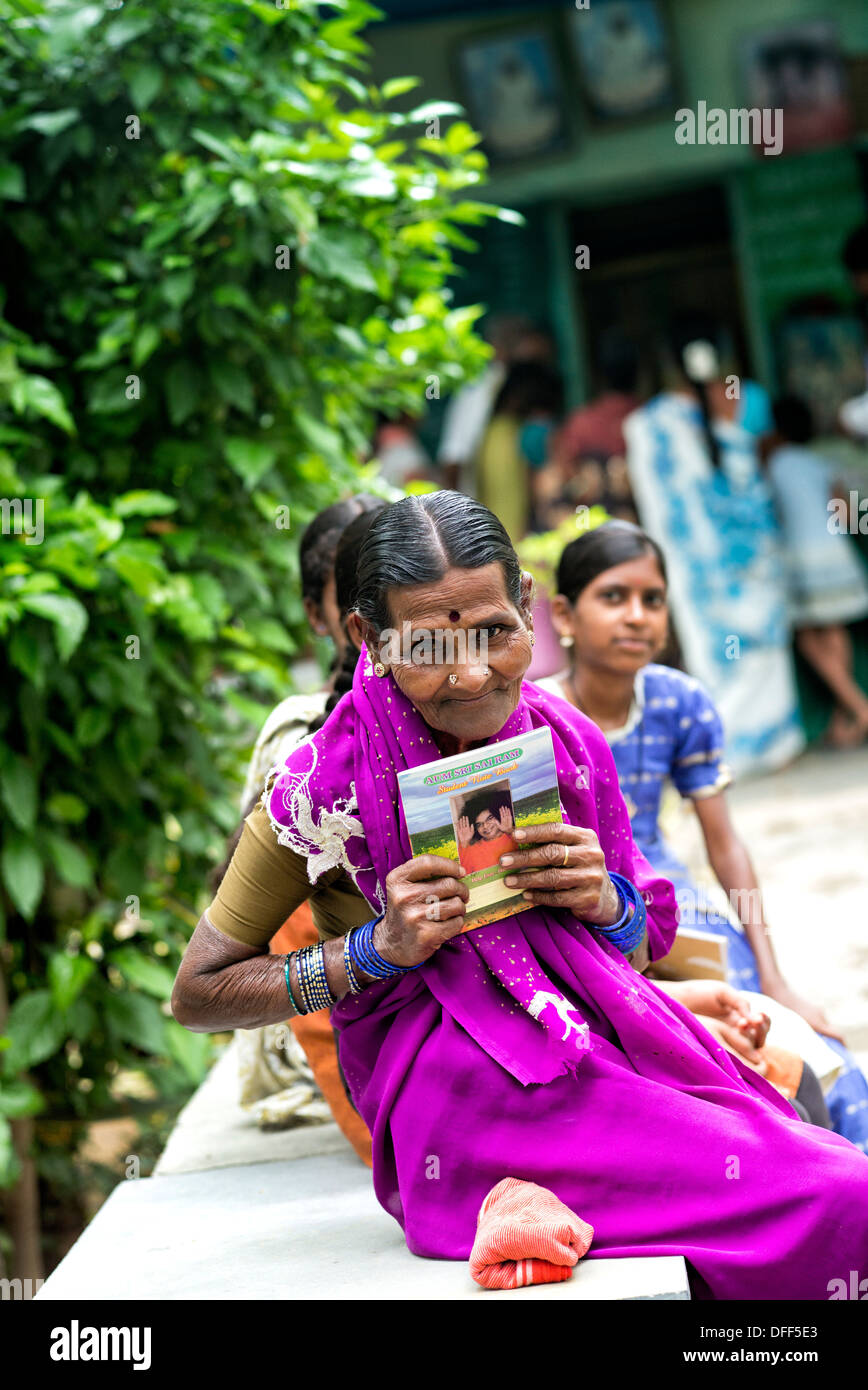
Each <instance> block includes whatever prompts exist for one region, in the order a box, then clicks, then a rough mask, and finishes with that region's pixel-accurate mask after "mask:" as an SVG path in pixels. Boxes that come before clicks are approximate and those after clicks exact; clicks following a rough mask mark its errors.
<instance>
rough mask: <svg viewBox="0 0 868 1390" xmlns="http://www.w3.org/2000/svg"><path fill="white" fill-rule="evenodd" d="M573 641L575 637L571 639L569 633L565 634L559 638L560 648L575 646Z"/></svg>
mask: <svg viewBox="0 0 868 1390" xmlns="http://www.w3.org/2000/svg"><path fill="white" fill-rule="evenodd" d="M575 640H576V639H575V637H573V636H572V635H571V634H570V633H569V632H565V633H564V634H563V636H562V637H561V638H560V644H561V646H562V647H572V646H573V645H574V644H575Z"/></svg>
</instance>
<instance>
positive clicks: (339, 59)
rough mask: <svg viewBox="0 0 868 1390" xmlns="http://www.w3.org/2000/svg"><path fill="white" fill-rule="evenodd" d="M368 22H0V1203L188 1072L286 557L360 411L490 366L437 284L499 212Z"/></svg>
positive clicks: (344, 13)
mask: <svg viewBox="0 0 868 1390" xmlns="http://www.w3.org/2000/svg"><path fill="white" fill-rule="evenodd" d="M324 10H325V11H330V12H331V14H332V17H331V18H325V19H324V18H323V17H322V16H323V11H324ZM376 17H377V11H375V10H373V9H372V8H371V7H369V6H368V5H366V4H364V3H362V0H334V3H332V4H331V5H330V6H319V5H316V4H314V3H310V2H309V0H293V4H292V7H291V8H282V7H280V6H278V5H275V4H256V3H248V0H220V3H212V4H209V5H207V6H201V5H190V4H181V3H175V0H127V3H125V4H124V5H123V7H122V8H121V7H118V6H115V7H113V8H110V7H109V6H108V5H106V4H86V3H85V4H82V3H69V0H2V3H0V18H2V25H0V93H2V116H0V199H2V201H3V207H2V218H0V265H2V267H3V271H2V277H3V289H2V302H0V495H2V497H4V498H6V499H16V498H17V499H30V500H31V501H32V502H33V503H34V505H37V504H38V503H41V504H42V506H43V508H44V539H43V540H42V543H41V544H35V543H29V542H28V539H27V537H26V536H25V535H23V534H14V530H15V527H14V525H13V524H12V520H10V519H6V520H7V524H5V525H4V531H5V532H6V534H4V535H3V536H2V541H0V543H2V547H3V554H2V565H0V683H2V689H3V704H2V714H0V721H2V728H0V736H2V743H0V816H2V823H0V824H2V852H0V882H2V888H0V942H2V945H0V961H2V968H0V985H2V992H0V1034H2V1036H0V1049H2V1051H0V1186H9V1185H10V1184H14V1183H15V1181H16V1179H17V1177H18V1173H19V1164H18V1160H17V1158H16V1155H15V1153H14V1149H13V1144H12V1132H11V1129H10V1123H9V1122H10V1121H13V1120H15V1119H17V1118H20V1117H22V1116H26V1115H28V1114H30V1115H32V1114H37V1115H38V1114H40V1113H41V1114H42V1115H44V1116H45V1117H49V1116H50V1117H52V1119H54V1118H56V1117H58V1116H61V1117H67V1118H68V1119H69V1120H71V1121H74V1122H76V1123H77V1124H79V1125H82V1126H83V1125H84V1124H86V1123H87V1122H88V1121H89V1120H91V1119H92V1118H93V1117H95V1116H99V1115H106V1114H113V1113H117V1111H118V1109H119V1108H124V1107H125V1108H126V1109H127V1110H129V1109H130V1108H131V1107H133V1106H134V1099H133V1092H134V1091H135V1087H132V1088H125V1084H124V1079H125V1078H126V1079H127V1080H128V1079H129V1077H130V1076H131V1075H133V1074H135V1075H138V1077H139V1078H141V1074H142V1073H144V1074H145V1076H146V1078H148V1080H149V1082H150V1085H151V1091H150V1094H151V1095H153V1096H155V1097H157V1098H159V1099H160V1100H161V1101H164V1100H166V1099H167V1098H168V1099H169V1100H170V1101H172V1100H173V1099H174V1100H175V1101H178V1100H179V1098H183V1096H184V1095H186V1094H187V1093H188V1092H189V1090H190V1088H191V1087H192V1086H193V1085H195V1084H196V1083H197V1082H198V1081H199V1080H200V1079H201V1077H202V1075H203V1074H204V1071H205V1069H206V1067H207V1063H208V1058H209V1047H210V1040H209V1039H208V1038H206V1037H203V1036H201V1035H194V1034H192V1033H189V1032H187V1031H185V1030H184V1029H182V1028H180V1027H179V1026H178V1025H177V1024H176V1023H175V1022H174V1021H173V1020H172V1019H171V1017H170V1016H169V1009H168V999H169V995H170V991H171V986H172V981H173V977H174V973H175V970H176V967H177V964H178V961H179V958H180V953H181V951H182V949H183V947H184V945H185V942H186V940H187V938H188V936H189V932H190V930H191V929H192V927H193V925H194V924H195V922H196V920H197V918H198V916H199V914H200V912H201V910H202V908H203V907H204V906H205V905H206V903H207V901H208V897H209V894H208V890H207V886H206V881H207V874H208V871H209V869H210V868H211V867H212V866H213V864H214V862H215V861H216V860H218V859H219V858H221V857H222V851H223V844H224V838H225V836H226V834H227V833H229V832H231V831H232V830H233V828H234V826H235V824H236V819H237V815H236V808H235V795H236V793H235V785H234V782H233V778H234V776H235V774H236V773H237V772H238V770H239V769H240V766H241V765H242V763H243V761H244V760H245V754H246V750H247V749H248V748H249V745H250V743H251V742H252V739H253V737H254V735H255V731H256V728H257V726H258V725H259V723H260V722H261V720H262V719H263V717H264V715H265V713H266V711H267V710H268V709H269V708H270V707H271V705H272V704H273V703H274V702H275V700H276V699H277V698H279V697H282V696H283V695H285V694H286V693H287V691H288V690H289V689H290V688H291V680H290V677H289V673H288V662H290V661H291V659H292V657H293V656H294V654H295V653H296V652H297V650H298V648H299V643H300V642H302V641H303V640H304V638H303V621H302V610H301V605H300V599H299V596H298V570H297V563H298V562H297V545H296V542H297V538H298V535H299V533H300V531H301V529H302V528H303V526H304V524H305V522H306V521H307V519H308V518H309V517H310V516H311V515H312V514H313V513H314V512H315V511H316V510H318V509H319V508H320V507H321V506H322V505H324V504H326V503H327V502H329V501H331V500H333V499H334V498H335V497H336V496H337V495H339V494H340V493H341V492H347V491H349V490H358V489H359V488H360V487H362V486H368V479H367V476H366V475H365V471H364V470H363V469H362V468H361V467H360V464H359V457H360V455H362V452H363V451H364V450H365V449H366V447H367V445H368V440H369V439H370V437H371V429H372V423H373V415H374V411H375V410H376V409H385V410H387V411H399V410H409V411H412V412H414V413H417V414H418V413H420V412H421V411H422V410H423V409H424V404H425V399H426V391H427V394H428V396H429V398H430V396H431V395H433V394H436V393H437V391H438V390H439V391H442V392H443V393H444V394H445V393H446V392H447V391H448V390H450V389H453V388H454V386H455V385H456V384H457V383H459V382H460V381H461V380H462V379H463V378H464V376H465V375H467V374H474V373H475V372H477V371H478V370H479V369H480V368H481V366H482V365H483V363H484V361H485V360H486V357H487V352H488V350H487V349H486V348H485V347H484V345H483V344H482V343H481V341H480V340H479V339H478V338H477V337H476V336H475V335H474V332H473V324H474V320H475V318H476V317H477V314H478V313H479V312H480V311H479V310H478V309H460V310H456V309H453V308H451V307H450V297H449V294H448V292H446V291H445V289H444V287H445V284H446V281H447V278H448V277H449V275H450V273H451V272H452V270H453V269H454V267H453V265H452V260H451V252H452V248H453V247H456V246H458V247H462V248H465V247H468V246H471V247H472V245H473V243H472V242H470V241H468V238H467V235H466V233H465V232H464V231H463V230H462V228H463V227H464V226H465V225H467V224H473V223H478V222H480V221H481V220H482V219H483V218H484V217H486V216H490V215H492V214H494V215H501V216H504V215H506V214H502V213H498V211H497V210H496V209H492V208H491V207H489V206H485V205H483V204H481V203H479V202H477V201H475V200H474V198H473V193H474V191H475V188H476V186H477V185H478V184H479V183H480V181H481V179H482V178H483V176H484V167H485V161H484V159H483V157H482V155H481V154H480V153H478V152H477V151H476V149H475V148H474V147H475V145H476V143H477V137H476V136H475V135H474V133H473V132H472V131H471V130H470V128H469V127H468V126H467V125H466V123H465V122H464V121H463V120H461V119H457V118H456V117H458V116H459V114H460V113H458V111H457V110H456V108H454V107H451V106H447V105H445V104H437V103H433V102H429V103H427V104H425V105H423V106H420V107H417V108H415V109H414V110H413V111H411V112H409V113H403V114H402V113H399V112H397V111H395V110H393V109H392V105H391V104H392V102H393V101H394V100H395V99H396V98H398V97H400V96H402V95H403V94H404V93H406V92H407V91H409V90H410V89H411V88H412V87H413V86H414V85H415V80H414V79H412V78H396V79H394V80H392V81H390V82H387V83H386V84H385V85H384V86H382V87H381V88H377V87H375V86H372V85H371V83H370V80H369V78H368V76H367V71H366V61H367V60H366V53H367V49H366V45H365V42H364V41H363V39H362V38H361V37H360V30H361V29H362V28H363V27H364V26H365V25H366V24H367V23H369V22H370V21H371V20H373V19H375V18H376ZM447 118H449V120H448V128H446V129H445V130H441V129H440V122H441V121H443V122H444V125H445V124H446V123H447ZM281 248H283V249H282V250H281ZM281 262H283V264H284V266H286V268H279V265H280V263H281ZM287 263H288V264H287ZM368 471H370V470H368ZM287 509H288V512H287ZM10 515H11V514H10ZM287 528H288V529H287ZM4 995H5V998H4V997H3V996H4ZM7 1010H8V1012H7ZM4 1018H5V1021H4ZM73 1128H74V1126H73ZM76 1132H79V1131H76ZM37 1157H38V1161H39V1164H40V1173H41V1175H42V1177H43V1180H44V1182H47V1183H48V1184H49V1186H51V1184H54V1186H55V1187H62V1186H63V1184H64V1183H65V1182H66V1183H69V1181H70V1175H69V1172H68V1171H66V1170H64V1168H63V1162H64V1161H65V1160H62V1159H61V1158H59V1157H58V1155H57V1152H56V1151H52V1152H51V1153H49V1151H48V1149H47V1147H45V1146H41V1147H40V1149H39V1152H38V1155H37Z"/></svg>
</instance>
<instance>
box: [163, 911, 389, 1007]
mask: <svg viewBox="0 0 868 1390" xmlns="http://www.w3.org/2000/svg"><path fill="white" fill-rule="evenodd" d="M324 954H325V967H326V975H327V977H328V982H329V988H330V990H331V992H332V994H333V995H334V996H335V998H336V999H342V998H343V996H344V995H345V994H347V993H348V992H349V981H348V980H347V972H346V970H345V969H344V944H343V941H342V940H337V941H327V942H326V943H325V952H324ZM285 962H286V957H285V956H282V955H269V953H268V950H267V948H266V947H261V948H258V949H257V947H255V946H245V945H244V944H243V943H242V942H240V941H234V940H233V938H232V937H231V936H226V935H225V933H224V932H221V931H218V930H217V928H216V927H215V926H213V925H212V923H211V922H210V921H209V920H208V914H207V913H206V912H203V914H202V916H201V917H200V918H199V922H198V925H197V927H196V930H195V931H194V933H193V935H192V937H191V938H190V944H189V946H188V947H187V951H186V954H185V956H184V959H183V961H182V962H181V968H180V970H179V971H178V974H177V978H176V980H175V987H174V989H173V990H172V1013H173V1014H174V1016H175V1018H176V1019H177V1021H178V1022H179V1023H180V1024H182V1025H183V1026H184V1027H185V1028H189V1029H190V1031H191V1032H193V1033H222V1032H225V1031H228V1030H229V1029H231V1028H261V1027H263V1026H264V1025H265V1024H266V1023H283V1022H285V1020H286V1017H287V1014H288V1012H290V1011H291V1008H290V1005H289V1000H288V999H287V995H286V978H285V974H284V965H285ZM360 983H364V984H370V983H372V981H371V980H370V979H369V978H368V976H364V977H363V979H360ZM290 984H291V985H292V990H293V996H294V1001H293V1002H294V1008H295V1011H296V1012H297V1011H298V1002H297V1001H298V1000H299V999H300V996H299V993H298V981H297V979H296V975H295V961H294V960H293V961H292V963H291V974H290Z"/></svg>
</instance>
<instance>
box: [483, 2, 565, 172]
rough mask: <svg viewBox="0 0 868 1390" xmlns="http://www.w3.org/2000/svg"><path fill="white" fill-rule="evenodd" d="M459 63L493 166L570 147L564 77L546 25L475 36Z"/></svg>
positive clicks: (550, 32)
mask: <svg viewBox="0 0 868 1390" xmlns="http://www.w3.org/2000/svg"><path fill="white" fill-rule="evenodd" d="M457 62H458V70H459V78H460V83H461V89H462V93H463V97H464V104H465V106H466V107H467V111H468V114H469V116H470V119H471V122H472V123H473V125H474V126H475V128H476V129H477V130H478V131H479V132H480V133H481V135H482V137H483V143H484V148H485V152H486V154H487V155H488V157H489V159H490V160H491V162H492V164H506V163H515V162H518V161H523V160H528V159H539V158H543V157H545V156H546V155H552V154H557V153H559V152H561V151H563V150H564V149H565V148H566V147H567V145H568V143H569V122H568V119H567V108H566V91H565V87H564V79H563V73H562V71H561V67H560V63H559V60H558V55H557V50H556V45H555V41H554V37H553V32H552V29H551V28H550V27H549V25H548V24H547V23H546V22H540V23H536V22H531V23H529V24H524V25H519V26H510V27H508V28H504V27H501V28H499V29H494V30H488V31H485V32H482V33H480V34H478V35H476V34H475V35H472V36H471V37H470V38H469V39H468V40H467V41H465V42H464V43H463V44H461V46H460V47H459V50H458V54H457Z"/></svg>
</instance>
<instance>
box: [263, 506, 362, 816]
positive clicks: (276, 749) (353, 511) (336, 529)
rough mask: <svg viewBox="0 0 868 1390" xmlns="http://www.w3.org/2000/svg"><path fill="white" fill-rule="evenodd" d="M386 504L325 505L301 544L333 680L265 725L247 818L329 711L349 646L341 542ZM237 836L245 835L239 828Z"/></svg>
mask: <svg viewBox="0 0 868 1390" xmlns="http://www.w3.org/2000/svg"><path fill="white" fill-rule="evenodd" d="M384 505H385V504H384V502H383V499H382V497H374V496H372V495H370V494H368V493H358V494H357V495H356V496H355V497H347V498H345V499H344V500H343V501H342V502H335V503H334V504H333V505H332V506H331V507H326V508H325V510H324V511H321V512H319V513H318V514H317V515H316V516H315V517H314V518H313V520H312V521H311V522H310V523H309V525H308V526H307V527H306V529H305V531H304V534H303V536H302V538H301V542H300V545H299V567H300V570H301V596H302V603H303V605H304V611H305V614H306V615H307V620H308V622H309V623H310V626H311V629H312V631H313V632H315V633H316V635H317V637H329V638H330V639H331V641H332V643H333V644H334V648H335V659H334V663H333V665H332V670H331V674H330V676H329V679H328V681H327V682H326V684H325V685H324V686H323V687H322V689H320V690H316V691H312V692H307V693H303V694H294V695H287V697H286V699H285V700H281V702H280V704H279V705H277V706H276V707H275V708H274V709H273V710H272V711H271V713H270V714H269V716H268V718H267V719H266V721H265V723H264V724H263V726H262V728H261V730H260V732H259V736H258V738H257V740H256V743H255V745H254V748H253V753H252V754H251V758H250V763H249V766H248V768H247V776H246V778H245V781H244V790H243V791H242V793H241V814H242V817H243V816H245V815H247V813H248V812H249V811H250V809H251V801H252V800H253V801H255V800H257V799H258V798H259V796H260V795H261V793H262V788H263V786H264V785H265V778H266V775H267V773H268V770H269V768H270V767H272V766H273V764H274V763H276V762H283V761H285V759H286V758H287V757H288V755H289V753H290V751H291V749H293V748H294V747H295V745H296V743H297V742H298V740H299V738H300V737H302V735H303V734H304V733H307V726H308V724H309V722H310V720H311V719H313V718H314V717H315V715H317V714H321V713H322V711H323V709H324V708H325V703H326V700H327V699H328V697H329V694H330V692H331V688H332V683H333V681H334V677H335V674H336V672H337V670H338V668H339V665H340V661H341V658H342V656H343V651H344V645H345V642H346V634H345V632H344V626H343V619H342V617H341V612H340V608H339V606H338V601H337V594H336V589H335V556H336V555H337V550H338V543H339V541H340V539H341V536H342V535H343V533H344V531H345V530H346V528H347V526H349V524H350V522H351V521H353V520H354V519H355V518H356V517H357V516H361V515H362V513H364V512H371V511H378V510H379V508H380V507H382V506H384ZM238 833H239V834H240V833H241V830H240V827H239V831H238Z"/></svg>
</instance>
